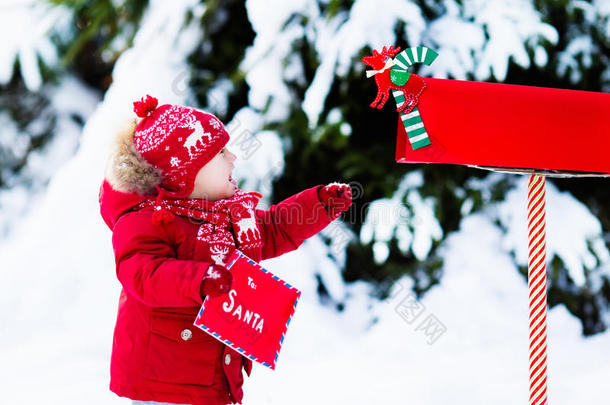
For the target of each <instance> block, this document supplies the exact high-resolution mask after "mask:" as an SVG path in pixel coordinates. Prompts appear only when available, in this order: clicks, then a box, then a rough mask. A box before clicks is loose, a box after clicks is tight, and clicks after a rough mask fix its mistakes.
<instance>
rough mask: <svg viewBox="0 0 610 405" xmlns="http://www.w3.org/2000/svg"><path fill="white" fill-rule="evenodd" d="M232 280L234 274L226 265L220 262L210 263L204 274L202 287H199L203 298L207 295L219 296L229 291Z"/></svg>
mask: <svg viewBox="0 0 610 405" xmlns="http://www.w3.org/2000/svg"><path fill="white" fill-rule="evenodd" d="M232 282H233V275H232V274H231V272H230V271H229V270H227V269H226V268H225V267H224V266H221V265H219V264H212V265H210V267H208V271H207V272H206V274H205V275H204V276H203V280H201V287H199V292H200V294H201V298H205V296H206V295H209V296H210V297H217V296H219V295H222V294H226V293H228V292H229V290H230V289H231V283H232Z"/></svg>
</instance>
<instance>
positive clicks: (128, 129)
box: [104, 118, 163, 195]
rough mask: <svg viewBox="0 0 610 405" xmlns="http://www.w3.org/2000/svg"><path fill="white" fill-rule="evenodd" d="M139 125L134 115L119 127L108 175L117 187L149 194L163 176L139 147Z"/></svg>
mask: <svg viewBox="0 0 610 405" xmlns="http://www.w3.org/2000/svg"><path fill="white" fill-rule="evenodd" d="M137 125H138V121H137V119H135V118H132V119H129V120H127V121H126V122H124V123H123V124H122V125H121V126H120V127H119V129H118V130H117V131H116V133H115V135H114V138H113V140H112V143H111V145H110V154H109V158H108V162H107V164H106V169H105V174H104V175H105V177H106V180H108V182H109V183H110V185H112V187H113V188H114V189H115V190H118V191H121V192H124V193H138V194H141V195H146V194H150V193H152V191H153V190H154V189H155V187H156V186H157V185H159V184H161V181H162V178H163V176H162V173H161V171H160V170H159V169H157V168H156V167H154V166H153V165H151V164H150V163H148V162H147V161H146V160H144V158H143V157H142V156H141V155H140V153H139V152H138V151H137V150H136V147H135V144H134V134H135V131H136V127H137Z"/></svg>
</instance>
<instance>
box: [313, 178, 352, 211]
mask: <svg viewBox="0 0 610 405" xmlns="http://www.w3.org/2000/svg"><path fill="white" fill-rule="evenodd" d="M318 198H319V199H320V202H322V204H324V207H325V208H326V211H327V212H328V214H329V215H330V216H331V217H336V216H339V214H340V213H341V212H343V211H346V210H347V209H348V208H349V206H350V205H351V204H352V188H351V187H350V186H349V184H344V183H330V184H329V185H327V186H324V187H321V188H319V189H318Z"/></svg>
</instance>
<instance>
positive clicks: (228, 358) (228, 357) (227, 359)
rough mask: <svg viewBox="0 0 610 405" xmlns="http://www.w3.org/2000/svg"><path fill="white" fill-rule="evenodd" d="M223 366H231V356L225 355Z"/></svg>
mask: <svg viewBox="0 0 610 405" xmlns="http://www.w3.org/2000/svg"><path fill="white" fill-rule="evenodd" d="M225 364H226V365H227V366H228V365H229V364H231V355H230V354H229V353H227V355H226V356H225Z"/></svg>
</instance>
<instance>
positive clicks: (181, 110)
mask: <svg viewBox="0 0 610 405" xmlns="http://www.w3.org/2000/svg"><path fill="white" fill-rule="evenodd" d="M134 111H135V112H136V114H137V115H138V116H139V117H142V120H141V121H140V122H139V123H137V125H136V122H135V121H134V122H133V125H131V126H130V128H129V129H128V130H127V131H124V132H123V133H121V134H119V136H118V137H117V141H116V144H115V147H114V150H113V151H112V153H111V156H110V159H109V164H108V166H107V169H106V173H105V179H104V181H103V183H102V186H101V188H100V194H99V202H100V209H101V214H102V217H103V219H104V221H105V222H106V224H107V225H108V227H109V228H110V229H111V230H112V231H113V234H112V245H113V248H114V254H115V261H116V274H117V278H118V279H119V281H120V282H121V284H122V287H123V288H122V291H121V295H120V299H119V308H118V315H117V322H116V325H115V330H114V339H113V345H112V358H111V365H110V374H111V381H110V389H111V390H112V391H113V392H115V393H116V394H117V395H119V396H124V397H128V398H131V399H133V400H137V401H159V402H164V403H176V404H196V405H198V404H227V403H241V400H242V397H243V391H242V383H243V376H242V371H241V369H242V367H243V368H244V369H245V371H246V373H247V374H248V375H250V372H251V369H252V362H251V361H250V360H249V359H247V358H245V357H243V356H241V355H240V354H239V353H238V352H236V351H234V350H233V349H231V348H230V347H228V346H225V345H223V344H222V343H220V342H219V341H217V340H216V339H214V338H213V337H211V336H209V335H208V334H206V333H205V332H203V331H201V330H199V329H198V328H196V327H194V326H193V321H194V319H195V317H196V315H197V312H198V310H199V308H200V307H201V304H202V302H203V299H204V298H205V296H206V295H209V296H218V295H221V294H225V293H227V292H228V291H229V290H230V287H231V282H232V277H231V273H230V271H229V270H227V269H226V268H225V267H224V265H225V264H226V262H225V260H226V259H227V258H228V257H229V256H230V255H231V253H232V251H233V250H234V249H236V248H237V249H240V250H241V251H242V252H244V253H245V254H246V255H247V256H249V257H251V258H252V259H254V260H256V261H260V260H263V259H268V258H272V257H276V256H279V255H281V254H283V253H286V252H289V251H292V250H295V249H296V248H298V247H299V246H300V245H301V243H302V242H303V241H304V240H305V239H307V238H310V237H311V236H313V235H315V234H316V233H318V232H319V231H321V230H322V229H324V227H326V226H327V225H328V224H329V223H330V222H331V221H333V220H334V219H335V218H337V217H338V216H339V215H340V213H341V212H342V211H344V210H346V209H347V208H348V207H349V205H350V204H351V189H350V187H349V186H348V185H347V184H338V183H333V184H329V185H327V186H316V187H313V188H310V189H307V190H304V191H302V192H300V193H298V194H296V195H294V196H292V197H290V198H288V199H286V200H284V201H282V202H280V203H279V204H276V205H273V206H271V207H270V208H269V210H267V211H264V210H259V209H256V205H257V203H258V200H259V198H260V197H261V195H260V194H258V193H254V192H250V193H248V192H245V191H242V190H240V189H238V188H237V185H236V183H235V180H234V179H233V177H232V174H231V172H232V170H233V167H234V162H235V159H236V157H235V155H234V154H232V153H231V152H230V151H229V150H228V149H227V148H226V147H225V145H226V144H227V142H228V141H229V134H228V133H227V131H226V130H225V127H224V125H223V124H222V123H221V122H220V121H219V120H218V119H217V118H216V117H214V116H213V115H211V114H207V113H204V112H201V111H198V110H195V109H192V108H188V107H184V106H178V105H167V104H166V105H162V106H159V107H157V100H156V99H155V98H152V97H150V96H146V98H143V99H142V100H141V101H139V102H135V103H134ZM137 401H134V403H138V402H137ZM152 403H155V402H152Z"/></svg>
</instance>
